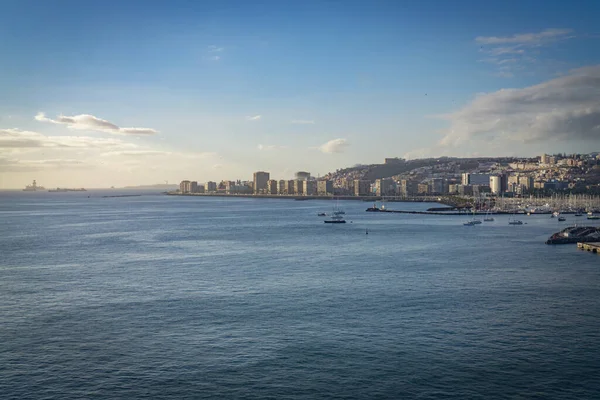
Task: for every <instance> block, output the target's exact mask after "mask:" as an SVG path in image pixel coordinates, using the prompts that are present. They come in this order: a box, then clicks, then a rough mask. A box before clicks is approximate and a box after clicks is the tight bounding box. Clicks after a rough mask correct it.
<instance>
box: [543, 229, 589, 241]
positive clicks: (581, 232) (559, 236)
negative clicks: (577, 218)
mask: <svg viewBox="0 0 600 400" xmlns="http://www.w3.org/2000/svg"><path fill="white" fill-rule="evenodd" d="M585 242H600V228H598V227H595V226H570V227H568V228H565V229H563V230H562V231H560V232H556V233H555V234H553V235H552V236H550V237H549V238H548V240H546V244H567V243H585Z"/></svg>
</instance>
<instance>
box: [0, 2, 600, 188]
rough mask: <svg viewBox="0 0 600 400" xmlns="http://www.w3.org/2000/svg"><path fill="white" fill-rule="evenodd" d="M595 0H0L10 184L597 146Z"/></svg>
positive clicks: (2, 148)
mask: <svg viewBox="0 0 600 400" xmlns="http://www.w3.org/2000/svg"><path fill="white" fill-rule="evenodd" d="M599 20H600V2H598V1H597V0H594V1H571V2H565V1H552V0H548V1H483V2H482V1H452V2H444V1H427V0H425V1H419V2H413V1H411V2H409V1H401V0H392V1H366V0H365V1H352V0H339V1H326V0H322V1H310V0H306V1H288V0H273V1H266V0H263V1H259V0H257V1H249V0H246V1H244V0H240V1H227V0H219V1H208V0H206V1H203V0H198V1H152V0H146V1H133V0H128V1H110V0H105V1H95V2H91V1H62V0H55V1H52V2H45V1H28V0H18V1H13V0H1V1H0V38H2V39H1V40H0V93H1V94H2V95H1V96H0V188H22V187H24V186H25V184H28V183H30V182H31V181H32V180H33V179H36V180H37V181H38V183H39V184H42V185H44V186H46V187H87V188H93V187H110V186H116V187H119V186H125V185H142V184H155V183H165V182H169V183H178V182H179V181H181V180H183V179H189V180H197V181H198V182H206V181H209V180H215V181H220V180H222V179H227V180H234V179H242V180H250V179H252V173H253V172H254V171H258V170H265V171H269V172H270V173H271V177H272V178H274V179H289V178H291V177H292V176H293V174H294V172H295V171H298V170H304V171H310V172H311V173H312V174H313V175H314V176H318V175H323V174H325V173H327V172H330V171H335V170H336V169H340V168H345V167H349V166H353V165H356V164H369V163H381V162H383V159H384V158H385V157H406V158H411V159H413V158H421V157H438V156H463V157H472V156H534V155H539V154H541V153H554V152H561V153H562V152H567V153H573V152H583V153H587V152H591V151H599V150H600V140H599V139H600V28H599V25H598V23H597V22H598V21H599Z"/></svg>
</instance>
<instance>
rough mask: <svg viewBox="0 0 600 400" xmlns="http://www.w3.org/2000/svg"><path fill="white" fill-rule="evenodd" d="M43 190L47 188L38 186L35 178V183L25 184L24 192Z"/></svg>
mask: <svg viewBox="0 0 600 400" xmlns="http://www.w3.org/2000/svg"><path fill="white" fill-rule="evenodd" d="M42 190H46V188H44V187H43V186H38V185H37V182H36V181H35V179H34V180H33V183H32V184H31V185H27V186H25V189H23V191H24V192H38V191H42Z"/></svg>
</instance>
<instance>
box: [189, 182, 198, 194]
mask: <svg viewBox="0 0 600 400" xmlns="http://www.w3.org/2000/svg"><path fill="white" fill-rule="evenodd" d="M190 193H199V192H198V182H196V181H191V182H190Z"/></svg>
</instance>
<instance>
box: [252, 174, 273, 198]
mask: <svg viewBox="0 0 600 400" xmlns="http://www.w3.org/2000/svg"><path fill="white" fill-rule="evenodd" d="M269 178H270V174H269V173H268V172H264V171H258V172H255V173H254V180H253V183H254V185H253V190H254V193H255V194H258V193H265V192H266V191H267V182H268V181H269Z"/></svg>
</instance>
